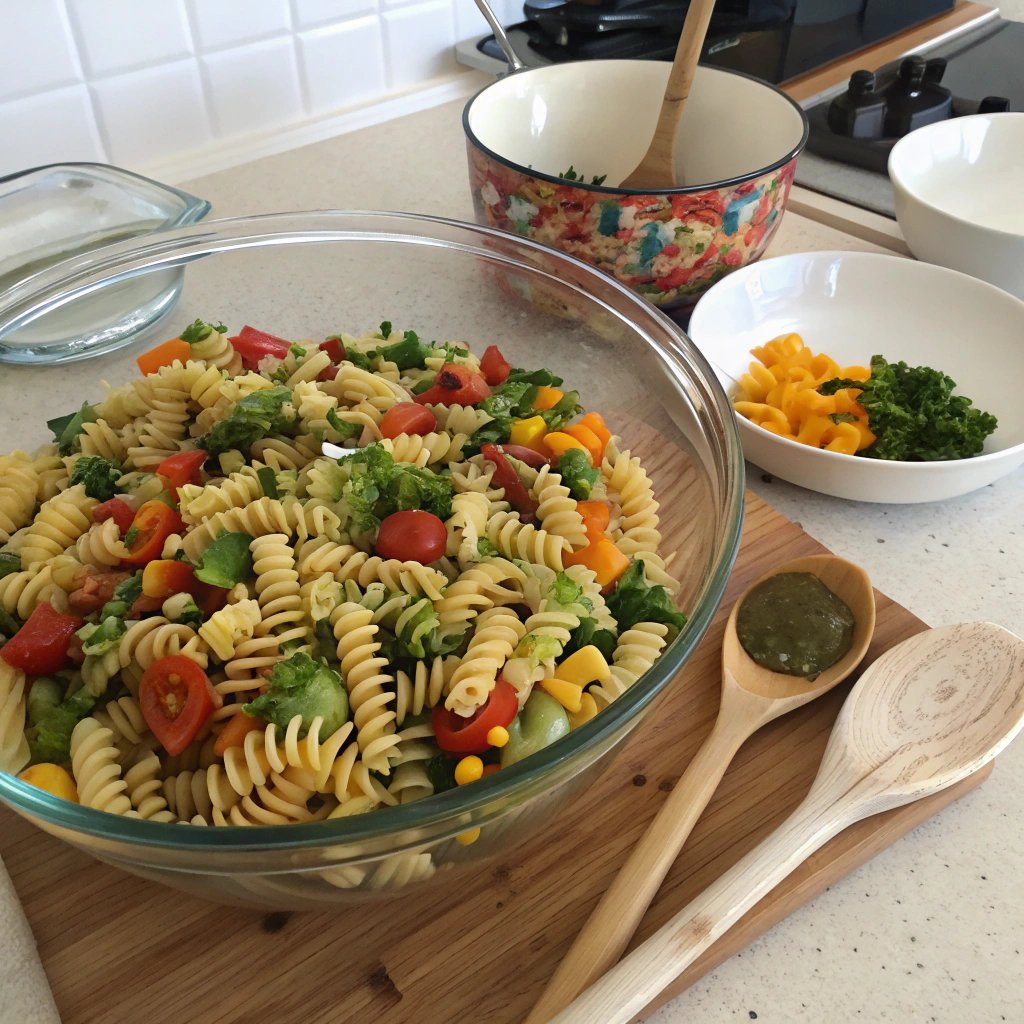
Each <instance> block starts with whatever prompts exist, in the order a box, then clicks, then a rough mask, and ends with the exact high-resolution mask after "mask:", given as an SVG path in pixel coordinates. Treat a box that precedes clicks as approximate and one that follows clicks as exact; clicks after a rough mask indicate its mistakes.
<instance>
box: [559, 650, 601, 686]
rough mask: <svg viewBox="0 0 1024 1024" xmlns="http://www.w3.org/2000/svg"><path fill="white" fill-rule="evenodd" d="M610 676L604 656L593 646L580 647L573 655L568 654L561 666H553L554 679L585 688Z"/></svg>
mask: <svg viewBox="0 0 1024 1024" xmlns="http://www.w3.org/2000/svg"><path fill="white" fill-rule="evenodd" d="M609 675H611V672H610V671H609V669H608V662H607V661H605V660H604V655H603V654H602V653H601V652H600V651H599V650H598V649H597V648H596V647H595V646H594V645H593V644H587V646H586V647H581V648H580V649H579V650H578V651H577V652H576V653H575V654H570V655H569V657H568V658H566V659H565V661H563V662H562V664H561V665H556V666H555V678H556V679H564V680H565V681H566V682H567V683H575V684H576V685H577V686H586V685H587V683H592V682H594V680H596V679H607V678H608V677H609Z"/></svg>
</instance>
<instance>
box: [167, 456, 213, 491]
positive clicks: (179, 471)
mask: <svg viewBox="0 0 1024 1024" xmlns="http://www.w3.org/2000/svg"><path fill="white" fill-rule="evenodd" d="M208 458H209V456H208V455H207V454H206V452H204V451H203V450H202V449H199V450H198V451H194V452H176V453H175V454H174V455H168V456H167V458H166V459H164V461H163V462H161V463H160V465H159V466H157V467H156V472H157V475H158V476H162V477H163V478H164V479H165V480H166V481H167V488H168V490H170V492H171V493H172V494H173V493H174V492H175V491H176V490H177V488H179V487H184V486H185V484H197V483H199V482H200V476H199V470H200V469H202V467H203V463H204V462H205V461H206V460H207V459H208Z"/></svg>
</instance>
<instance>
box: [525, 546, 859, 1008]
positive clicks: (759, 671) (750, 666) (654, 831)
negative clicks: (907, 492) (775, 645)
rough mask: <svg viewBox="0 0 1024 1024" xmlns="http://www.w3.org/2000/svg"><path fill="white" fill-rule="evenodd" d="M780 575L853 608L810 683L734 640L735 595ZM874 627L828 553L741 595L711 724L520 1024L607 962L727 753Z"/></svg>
mask: <svg viewBox="0 0 1024 1024" xmlns="http://www.w3.org/2000/svg"><path fill="white" fill-rule="evenodd" d="M780 572H810V573H813V574H814V575H815V576H817V577H818V578H819V579H820V580H821V581H822V583H824V584H825V586H826V587H828V588H829V590H831V591H832V592H833V593H834V594H836V595H838V596H839V597H840V598H842V599H843V601H845V602H846V604H847V606H848V607H849V609H850V611H852V612H853V616H854V621H855V623H856V627H855V629H854V634H853V646H852V647H851V648H850V650H849V651H848V652H847V654H846V655H845V656H844V657H843V658H841V659H840V660H839V661H838V662H836V664H835V665H833V666H832V667H831V668H830V669H826V670H825V671H824V672H822V673H821V674H820V675H819V676H818V677H817V678H816V679H814V680H808V679H804V678H802V677H800V676H787V675H783V674H782V673H780V672H772V671H770V670H769V669H766V668H762V667H761V666H760V665H758V664H757V662H755V661H753V660H751V658H750V656H749V655H748V654H747V652H746V651H745V650H744V649H743V647H742V645H741V644H740V641H739V637H738V636H737V635H736V615H737V613H738V612H739V607H740V605H741V604H742V603H743V599H744V598H745V597H746V596H747V594H749V593H750V591H751V590H752V589H753V588H754V587H755V586H757V584H758V583H761V582H763V581H764V580H766V579H768V578H769V577H770V576H775V575H776V574H777V573H780ZM874 630H875V598H874V593H873V592H872V589H871V581H870V580H869V579H868V576H867V573H865V572H864V570H863V569H861V568H859V567H858V566H856V565H853V564H852V563H850V562H847V561H845V560H844V559H842V558H837V557H836V556H835V555H812V556H810V557H808V558H797V559H794V560H793V561H791V562H785V563H784V564H782V565H780V566H778V567H776V568H775V569H773V570H772V571H771V572H770V573H767V574H766V575H765V576H762V577H761V579H759V580H757V581H756V582H755V583H752V584H751V585H750V586H749V587H748V588H747V589H746V590H745V591H744V592H743V593H742V594H741V595H740V598H739V600H737V602H736V603H735V604H734V605H733V607H732V612H731V613H730V615H729V621H728V622H727V623H726V626H725V637H724V639H723V641H722V700H721V705H720V708H719V712H718V720H717V721H716V722H715V727H714V728H713V729H712V730H711V734H710V735H709V736H708V738H707V739H706V740H705V741H704V743H703V745H702V746H701V748H700V750H698V751H697V753H696V754H695V755H694V757H693V760H692V761H691V762H690V764H689V766H688V767H687V769H686V771H685V772H684V773H683V776H682V778H681V779H680V780H679V782H677V783H676V785H675V787H674V789H673V790H672V795H671V796H669V798H668V799H667V800H666V801H665V803H664V805H663V806H662V808H661V810H660V811H659V812H658V814H657V816H656V817H655V819H654V821H652V822H651V824H650V826H649V827H648V829H647V832H646V833H645V834H644V836H643V838H642V839H641V840H640V842H639V843H638V844H637V846H636V848H635V849H634V850H633V852H632V853H631V854H630V857H629V860H627V861H626V863H625V864H624V865H623V867H622V870H621V871H620V872H619V873H618V875H617V876H616V878H615V881H614V882H612V884H611V886H610V887H609V889H608V891H607V892H606V893H605V894H604V896H603V897H602V898H601V902H600V903H598V905H597V907H596V908H595V909H594V912H593V913H592V914H591V915H590V919H589V920H588V921H587V923H586V924H585V925H584V926H583V929H582V931H581V932H580V933H579V935H578V936H577V937H576V941H575V942H574V943H573V945H572V948H571V949H570V950H569V952H568V953H567V954H566V955H565V957H564V959H563V960H562V962H561V964H560V965H559V966H558V969H557V970H556V971H555V974H554V976H553V977H552V979H551V981H550V982H548V986H547V988H546V989H545V990H544V993H543V994H542V995H541V997H540V1000H539V1001H538V1002H537V1005H536V1006H534V1008H533V1011H532V1012H531V1013H530V1016H529V1017H528V1018H527V1020H526V1024H546V1022H547V1021H549V1020H550V1019H551V1018H552V1017H554V1015H555V1014H556V1013H558V1011H559V1010H561V1009H562V1008H563V1007H565V1006H568V1005H569V1003H571V1002H572V1000H573V999H575V998H576V996H577V995H579V993H580V992H582V991H583V990H584V989H585V988H586V987H587V986H588V985H592V984H593V983H594V982H595V981H597V979H598V978H600V977H601V975H602V974H604V973H605V971H607V970H609V969H610V968H611V967H613V966H614V965H615V963H616V962H617V961H618V959H619V957H620V956H622V953H623V951H624V950H625V948H626V946H627V945H628V944H629V940H630V939H631V938H632V937H633V933H634V932H635V931H636V929H637V927H638V926H639V924H640V921H641V920H642V919H643V916H644V913H645V912H646V910H647V908H648V906H649V905H650V903H651V900H652V899H654V896H655V894H656V893H657V891H658V889H659V888H660V887H661V883H662V881H664V878H665V875H666V874H667V873H668V869H669V868H670V867H671V866H672V863H673V861H675V859H676V857H677V856H678V855H679V851H680V850H681V849H682V848H683V845H684V843H685V842H686V840H687V838H688V837H689V835H690V832H691V831H692V829H693V826H694V825H695V824H696V823H697V819H698V818H699V817H700V816H701V813H702V812H703V811H704V808H705V807H707V805H708V801H709V800H710V799H711V797H712V795H713V794H714V792H715V790H716V789H717V788H718V784H719V782H721V781H722V776H723V775H724V774H725V770H726V768H728V767H729V762H730V761H732V759H733V757H734V756H735V754H736V751H737V750H739V748H740V747H741V746H742V745H743V743H744V741H745V740H747V739H748V738H749V737H750V736H751V735H752V734H753V733H755V732H757V730H758V729H760V728H761V727H762V726H764V725H767V724H768V723H769V722H770V721H772V720H773V719H775V718H778V717H779V716H780V715H784V714H786V713H787V712H788V711H793V710H794V709H796V708H798V707H801V706H802V705H804V704H806V703H808V702H809V701H812V700H814V698H815V697H820V696H821V695H822V694H823V693H825V692H826V691H828V690H831V689H832V687H833V686H836V685H837V684H838V683H840V682H842V680H844V679H845V678H846V677H847V676H848V675H849V674H850V673H851V672H852V671H853V670H854V669H855V668H856V667H857V665H858V664H859V663H860V660H861V658H863V657H864V652H865V651H867V649H868V644H869V643H870V642H871V635H872V633H874Z"/></svg>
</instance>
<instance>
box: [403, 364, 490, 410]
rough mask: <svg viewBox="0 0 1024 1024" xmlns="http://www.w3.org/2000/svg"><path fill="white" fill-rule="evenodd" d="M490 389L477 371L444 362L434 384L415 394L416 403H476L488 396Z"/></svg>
mask: <svg viewBox="0 0 1024 1024" xmlns="http://www.w3.org/2000/svg"><path fill="white" fill-rule="evenodd" d="M490 396H491V389H490V388H489V387H488V386H487V381H485V380H484V378H483V377H482V376H481V375H480V374H479V373H474V372H473V371H472V370H470V369H467V368H466V367H465V366H457V365H456V364H455V363H445V364H444V365H443V366H442V367H441V369H440V370H438V371H437V376H436V377H435V378H434V386H433V387H432V388H430V389H429V390H428V391H424V392H423V394H422V395H417V396H416V398H415V402H416V404H417V405H476V403H477V402H482V401H483V400H484V399H485V398H490Z"/></svg>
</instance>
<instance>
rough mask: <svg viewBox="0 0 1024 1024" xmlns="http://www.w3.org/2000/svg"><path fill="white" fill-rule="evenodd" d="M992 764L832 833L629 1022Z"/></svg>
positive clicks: (978, 779)
mask: <svg viewBox="0 0 1024 1024" xmlns="http://www.w3.org/2000/svg"><path fill="white" fill-rule="evenodd" d="M993 765H994V762H991V761H990V762H989V763H988V764H987V765H985V767H984V768H979V769H978V771H976V772H975V773H974V774H973V775H969V776H968V777H967V778H966V779H963V780H962V781H961V782H958V783H957V784H956V785H954V786H950V787H949V788H948V789H944V790H942V791H941V792H939V793H935V794H934V795H932V796H930V797H925V798H924V799H923V800H916V801H915V802H914V803H911V804H907V805H905V806H904V807H897V808H895V809H893V810H891V811H886V812H884V813H883V814H876V815H872V816H871V817H870V818H865V819H864V820H863V821H859V822H857V824H855V825H851V826H850V827H849V828H848V829H845V830H844V831H843V832H841V833H840V834H839V835H838V836H836V837H835V838H834V839H831V840H830V841H829V842H827V843H826V844H825V845H824V846H823V847H822V848H821V849H820V850H818V851H817V853H814V854H812V855H811V856H810V857H808V858H807V860H805V861H804V862H803V863H802V864H801V865H800V866H799V867H798V868H797V869H796V870H795V871H794V872H793V873H792V874H791V875H790V876H789V877H788V878H786V879H785V880H784V881H783V882H781V883H779V885H777V886H776V887H775V888H774V889H772V891H771V892H769V893H768V894H767V895H766V896H764V897H763V898H762V899H761V900H760V901H759V902H758V903H757V904H756V905H755V906H754V907H753V908H752V909H751V910H749V911H748V912H747V913H746V914H744V915H743V917H741V918H740V919H739V921H737V922H736V924H734V925H733V926H732V928H730V929H729V931H727V932H726V933H725V935H723V936H722V937H721V938H720V939H719V940H718V941H717V942H716V943H715V944H714V945H713V946H711V948H710V949H708V950H707V952H705V953H704V954H703V955H702V956H700V957H699V958H698V959H697V960H695V961H694V962H693V963H692V964H691V965H690V966H689V967H688V968H687V969H686V970H685V971H683V973H682V974H680V975H679V977H678V978H676V980H675V981H674V982H673V983H672V984H671V985H670V986H669V987H668V988H666V989H664V990H663V991H662V992H660V993H659V994H658V996H657V998H656V999H653V1000H652V1001H651V1002H650V1003H648V1005H647V1006H645V1007H644V1009H643V1010H642V1011H641V1012H640V1013H639V1014H637V1015H636V1016H635V1017H634V1018H633V1019H632V1021H631V1024H640V1022H641V1021H643V1020H645V1019H646V1018H647V1017H648V1016H649V1015H650V1014H652V1013H653V1012H654V1011H655V1010H657V1009H659V1008H660V1007H662V1006H664V1005H665V1003H667V1002H669V1000H671V999H674V998H675V997H676V996H678V995H680V994H681V993H682V992H685V991H686V989H688V988H689V987H690V986H691V985H693V984H694V983H695V982H697V981H699V980H700V979H701V978H702V977H703V976H704V975H705V974H707V973H708V971H712V970H714V969H715V968H716V967H718V966H719V965H721V964H723V963H725V961H726V960H728V959H729V958H730V957H731V956H734V955H735V954H736V953H738V952H740V951H741V950H742V949H745V948H746V947H747V946H749V945H750V943H751V942H753V941H754V940H755V939H757V938H760V937H761V936H762V935H764V934H765V933H767V932H768V931H769V930H770V929H771V928H774V927H775V925H777V924H778V923H779V922H780V921H782V920H783V919H784V918H786V917H788V916H789V915H790V914H792V913H793V912H794V911H796V910H798V909H799V908H800V907H802V906H803V905H804V904H805V903H809V902H810V901H811V900H813V899H815V898H816V897H817V896H820V895H821V894H822V893H823V892H824V891H825V890H826V889H827V888H829V886H831V885H834V884H835V883H836V882H838V881H840V880H841V879H843V878H845V877H846V876H847V875H849V874H851V873H852V872H853V871H856V870H857V868H859V867H860V866H861V865H863V864H866V863H867V862H868V861H869V860H871V859H872V858H873V857H875V856H877V855H878V854H879V853H881V852H882V850H884V849H886V848H888V847H889V846H891V845H892V844H893V843H894V842H896V840H897V839H900V838H902V837H903V836H905V835H906V834H907V833H908V832H911V831H913V830H914V829H915V828H917V826H918V825H920V824H922V823H923V822H925V821H927V820H928V819H929V818H930V817H931V816H932V815H933V814H937V813H938V812H939V811H940V810H942V808H944V807H948V806H949V805H950V804H951V803H953V802H954V801H956V800H959V799H960V797H962V796H963V795H964V794H966V793H969V792H970V791H971V790H972V789H974V788H975V787H977V786H979V785H981V783H982V782H984V781H985V779H987V778H988V777H989V775H991V774H992V769H993Z"/></svg>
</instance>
